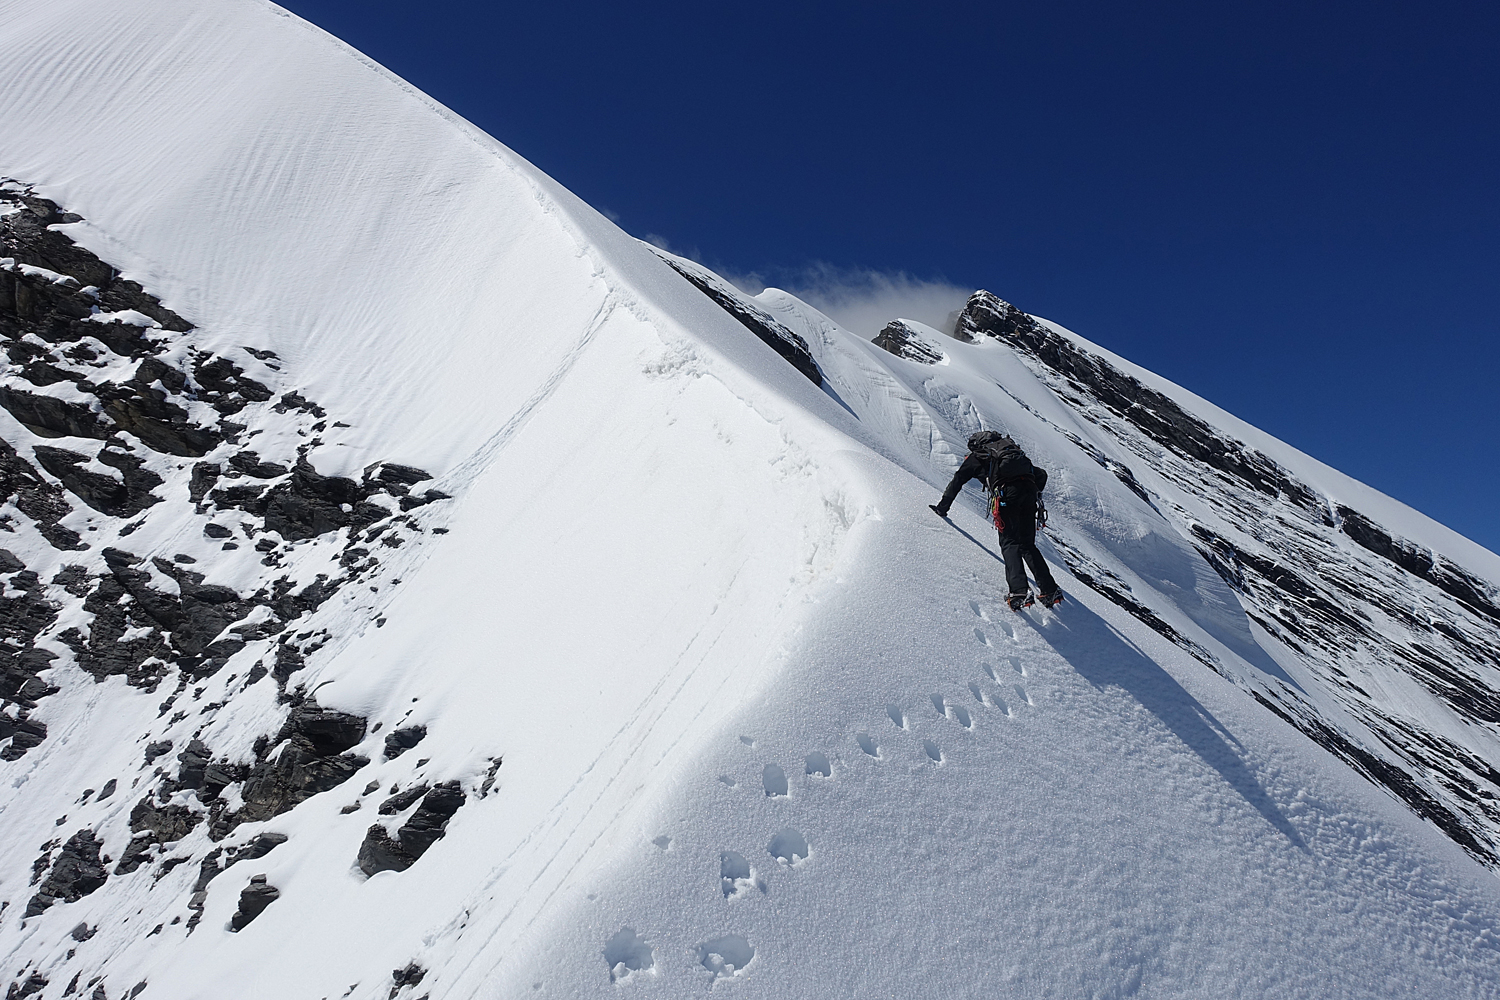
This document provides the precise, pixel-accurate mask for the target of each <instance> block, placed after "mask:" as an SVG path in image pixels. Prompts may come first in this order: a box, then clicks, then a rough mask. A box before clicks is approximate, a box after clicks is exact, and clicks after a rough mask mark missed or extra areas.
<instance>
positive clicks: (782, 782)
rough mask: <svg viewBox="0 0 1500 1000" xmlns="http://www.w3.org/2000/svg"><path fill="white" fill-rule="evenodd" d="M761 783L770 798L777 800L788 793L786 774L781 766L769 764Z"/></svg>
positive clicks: (762, 773)
mask: <svg viewBox="0 0 1500 1000" xmlns="http://www.w3.org/2000/svg"><path fill="white" fill-rule="evenodd" d="M760 782H761V786H762V787H763V788H765V790H766V795H767V797H769V798H777V797H779V796H783V795H786V794H787V792H788V786H787V780H786V772H785V771H783V770H782V769H781V765H780V764H767V765H766V767H765V770H764V771H762V772H761V778H760Z"/></svg>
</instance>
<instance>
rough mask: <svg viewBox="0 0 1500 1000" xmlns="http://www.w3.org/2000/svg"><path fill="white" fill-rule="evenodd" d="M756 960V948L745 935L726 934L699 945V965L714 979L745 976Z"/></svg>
mask: <svg viewBox="0 0 1500 1000" xmlns="http://www.w3.org/2000/svg"><path fill="white" fill-rule="evenodd" d="M754 959H755V946H754V945H752V944H751V943H750V942H749V941H748V940H747V939H746V938H745V936H744V935H743V934H726V935H724V936H723V937H721V938H714V939H713V940H712V941H704V942H703V943H702V944H700V945H698V964H699V965H701V966H703V967H704V968H705V969H707V970H708V971H709V972H710V973H711V974H712V975H713V978H714V979H732V978H734V977H735V976H740V975H743V974H744V972H745V968H746V967H747V966H748V965H749V964H750V963H751V962H752V961H753V960H754Z"/></svg>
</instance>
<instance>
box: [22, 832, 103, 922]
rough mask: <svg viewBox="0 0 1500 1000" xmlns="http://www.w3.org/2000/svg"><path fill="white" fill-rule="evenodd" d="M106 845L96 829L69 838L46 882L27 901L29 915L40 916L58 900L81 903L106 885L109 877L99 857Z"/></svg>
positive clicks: (27, 914)
mask: <svg viewBox="0 0 1500 1000" xmlns="http://www.w3.org/2000/svg"><path fill="white" fill-rule="evenodd" d="M103 846H104V844H103V842H102V841H100V840H99V839H98V838H97V837H95V836H94V831H93V830H79V831H78V832H77V833H75V834H73V836H71V837H69V838H68V842H67V843H66V844H64V845H63V849H62V853H61V854H59V855H58V858H57V861H56V862H55V863H54V864H53V865H52V871H51V873H50V874H48V876H47V878H46V881H44V882H43V883H42V886H41V888H40V889H39V890H38V891H37V893H36V895H35V896H32V897H31V901H30V902H28V903H27V904H26V916H28V917H34V916H37V915H38V914H40V913H42V912H43V911H45V910H46V909H47V908H48V907H49V906H52V905H53V904H54V903H57V902H63V903H73V902H77V901H78V900H80V899H82V898H83V897H84V896H87V895H88V894H89V893H91V892H93V891H94V890H95V889H97V888H99V887H100V886H101V885H103V884H104V882H105V880H106V879H107V878H109V874H108V873H107V872H106V871H105V870H104V863H103V862H102V861H101V860H100V858H99V851H100V849H101V848H102V847H103Z"/></svg>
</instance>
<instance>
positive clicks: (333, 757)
mask: <svg viewBox="0 0 1500 1000" xmlns="http://www.w3.org/2000/svg"><path fill="white" fill-rule="evenodd" d="M364 738H365V720H364V719H363V718H362V717H360V716H358V715H349V714H347V713H344V712H333V711H328V710H326V709H323V708H320V707H319V706H318V704H317V702H314V701H311V700H309V701H305V702H303V703H302V704H301V705H298V706H296V707H295V708H293V709H292V711H291V713H290V714H289V715H288V716H287V720H286V723H285V724H284V725H283V726H282V728H281V732H279V733H278V734H277V736H276V740H275V742H274V745H273V748H272V749H270V750H269V752H266V753H264V754H263V755H262V756H261V759H260V760H259V761H258V762H257V763H256V764H255V766H254V767H252V768H251V769H250V773H249V775H248V776H247V777H246V779H245V785H244V788H243V789H241V792H240V796H241V798H242V799H243V801H244V804H243V805H242V806H241V807H240V809H239V810H238V811H237V812H235V813H232V814H225V813H224V812H222V811H219V812H217V813H216V815H215V819H214V826H215V828H214V831H213V833H214V835H215V836H216V838H218V837H222V836H224V835H225V834H226V833H228V831H229V830H230V829H233V826H234V825H235V824H238V823H246V822H255V821H258V820H265V819H270V818H271V817H273V816H279V815H280V814H282V813H284V812H286V811H287V810H288V809H291V808H292V807H294V806H296V805H297V804H298V803H299V802H304V801H306V800H307V799H309V798H311V797H312V796H314V795H317V794H318V793H319V792H326V791H328V790H330V789H333V788H337V787H338V786H339V785H341V784H343V783H344V782H345V781H347V780H348V779H349V778H350V777H352V776H353V775H354V773H355V772H356V771H358V770H359V769H360V768H362V767H364V766H365V765H366V764H368V763H369V762H370V761H369V758H367V757H361V756H358V755H356V754H351V753H347V752H346V751H348V750H350V749H352V748H353V747H355V746H357V745H358V744H359V743H361V742H362V741H363V740H364Z"/></svg>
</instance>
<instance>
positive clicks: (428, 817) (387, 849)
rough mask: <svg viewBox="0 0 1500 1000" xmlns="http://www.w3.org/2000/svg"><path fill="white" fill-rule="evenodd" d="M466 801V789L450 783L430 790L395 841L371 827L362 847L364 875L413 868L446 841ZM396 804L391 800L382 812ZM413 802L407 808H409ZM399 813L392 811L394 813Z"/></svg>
mask: <svg viewBox="0 0 1500 1000" xmlns="http://www.w3.org/2000/svg"><path fill="white" fill-rule="evenodd" d="M464 798H465V796H464V792H463V789H462V788H460V787H459V785H458V782H456V781H449V782H446V783H444V784H441V785H438V786H437V787H436V788H433V789H430V790H428V791H427V792H426V793H425V794H424V795H423V796H422V803H421V805H419V806H418V807H417V809H416V811H414V812H413V813H412V814H411V817H410V818H409V819H408V820H407V821H406V822H405V823H403V824H402V825H401V828H400V829H399V830H397V831H396V836H395V837H392V836H391V834H390V831H389V830H387V829H386V828H385V826H383V825H382V824H380V823H376V824H375V825H374V826H372V827H370V829H369V830H367V831H366V832H365V840H364V843H363V844H361V845H360V848H359V856H358V858H357V859H356V863H357V864H358V865H359V868H360V871H362V872H364V873H365V874H366V875H374V874H375V873H376V872H384V871H397V872H401V871H405V870H406V869H408V868H410V867H411V866H412V865H413V864H415V863H416V861H417V859H418V858H420V857H421V856H422V855H423V854H425V853H426V852H427V849H428V848H429V847H431V846H432V845H433V844H435V843H436V842H437V841H438V840H439V839H441V838H442V836H443V833H444V831H445V830H447V828H448V821H449V820H450V819H452V818H453V814H454V813H456V812H458V810H459V807H460V806H462V805H463V804H464ZM394 801H395V800H393V799H388V800H387V801H386V803H385V804H384V805H382V806H381V809H380V811H381V812H382V813H385V812H386V811H387V810H386V807H387V806H390V805H392V803H393V802H394ZM410 801H415V799H414V798H413V799H411V800H410ZM410 801H408V802H407V803H406V806H403V808H406V807H409V805H410ZM399 811H400V810H399V809H391V812H392V813H395V812H399Z"/></svg>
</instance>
